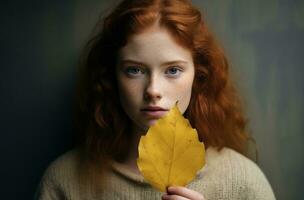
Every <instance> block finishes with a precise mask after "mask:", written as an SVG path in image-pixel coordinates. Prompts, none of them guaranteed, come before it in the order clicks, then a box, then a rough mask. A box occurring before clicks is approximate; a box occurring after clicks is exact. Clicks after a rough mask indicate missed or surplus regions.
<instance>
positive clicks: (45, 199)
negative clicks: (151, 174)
mask: <svg viewBox="0 0 304 200" xmlns="http://www.w3.org/2000/svg"><path fill="white" fill-rule="evenodd" d="M78 162H79V159H78V158H77V151H76V150H71V151H69V152H67V153H65V154H63V155H62V156H60V157H59V158H58V159H56V160H55V161H54V162H53V163H52V164H51V165H50V166H49V167H48V168H47V170H46V171H45V173H44V175H43V177H42V179H41V182H40V184H39V187H38V189H37V192H36V194H35V199H39V200H64V199H68V200H80V199H81V200H83V199H88V200H100V199H134V200H137V199H138V200H139V199H145V200H150V199H157V200H160V199H161V196H162V193H161V192H159V191H157V190H155V189H153V188H152V187H151V186H150V185H149V184H148V183H147V182H146V181H145V180H144V179H143V177H142V176H141V175H138V174H136V173H133V172H132V171H130V170H128V169H127V168H126V167H124V166H123V165H122V164H119V163H117V162H113V163H112V165H111V169H110V170H108V172H107V173H106V175H105V177H104V178H105V180H106V181H105V182H106V184H105V185H104V187H102V189H100V190H98V191H96V190H95V189H93V188H94V187H93V186H92V185H90V184H84V183H82V182H79V177H78V176H79V174H78V173H77V170H76V168H77V166H78V164H79V163H78ZM187 187H188V188H190V189H192V190H195V191H198V192H200V193H201V194H203V196H204V197H205V199H206V200H238V199H239V200H245V199H247V200H255V199H256V200H273V199H275V196H274V193H273V191H272V188H271V186H270V184H269V182H268V180H267V179H266V177H265V175H264V174H263V172H262V171H261V170H260V168H259V167H258V166H257V165H256V164H255V163H254V162H252V161H251V160H249V159H247V158H246V157H244V156H243V155H241V154H239V153H238V152H236V151H234V150H232V149H229V148H223V149H222V150H221V151H219V152H218V151H217V150H216V149H215V148H212V147H210V148H208V149H207V150H206V165H205V166H204V167H203V168H202V169H201V170H200V171H199V172H198V173H197V176H196V178H195V179H194V180H193V181H192V182H191V183H190V184H188V185H187ZM83 188H86V190H83Z"/></svg>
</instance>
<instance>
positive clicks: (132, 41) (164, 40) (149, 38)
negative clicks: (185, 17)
mask: <svg viewBox="0 0 304 200" xmlns="http://www.w3.org/2000/svg"><path fill="white" fill-rule="evenodd" d="M120 58H121V59H135V60H138V59H139V60H140V61H145V62H148V63H150V64H153V63H154V64H155V63H156V62H167V61H170V60H176V59H179V60H180V59H184V60H186V61H189V60H192V55H191V52H190V51H189V50H188V49H186V48H184V47H183V46H181V45H180V44H178V43H177V42H176V41H175V40H174V39H173V37H172V36H171V35H170V34H169V32H168V31H167V30H166V29H164V28H151V29H148V30H146V31H144V32H141V33H138V34H134V35H133V36H131V37H130V38H129V39H128V42H127V44H126V45H125V46H124V47H123V48H122V49H121V50H120Z"/></svg>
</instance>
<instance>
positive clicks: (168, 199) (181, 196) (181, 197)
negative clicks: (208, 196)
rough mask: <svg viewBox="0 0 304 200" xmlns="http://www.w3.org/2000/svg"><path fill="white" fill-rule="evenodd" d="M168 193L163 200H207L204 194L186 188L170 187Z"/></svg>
mask: <svg viewBox="0 0 304 200" xmlns="http://www.w3.org/2000/svg"><path fill="white" fill-rule="evenodd" d="M167 191H168V193H167V194H164V195H163V196H162V200H187V199H188V200H205V198H204V196H203V195H202V194H200V193H198V192H196V191H194V190H190V189H188V188H186V187H180V186H170V187H169V188H168V189H167Z"/></svg>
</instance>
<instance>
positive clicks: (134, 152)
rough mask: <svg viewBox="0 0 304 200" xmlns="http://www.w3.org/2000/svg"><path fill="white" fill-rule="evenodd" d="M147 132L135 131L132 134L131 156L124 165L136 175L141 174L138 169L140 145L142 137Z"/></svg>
mask: <svg viewBox="0 0 304 200" xmlns="http://www.w3.org/2000/svg"><path fill="white" fill-rule="evenodd" d="M145 132H146V131H144V130H141V129H134V130H133V134H132V140H131V145H130V147H131V148H130V150H129V154H128V156H127V159H126V160H125V162H124V163H123V164H125V165H126V166H127V167H128V168H129V169H130V170H132V171H133V172H135V173H138V174H139V173H140V172H139V170H138V167H137V162H136V160H137V158H138V144H139V140H140V137H141V136H142V135H144V134H145Z"/></svg>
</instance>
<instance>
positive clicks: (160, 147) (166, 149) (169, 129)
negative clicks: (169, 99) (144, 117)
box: [137, 105, 205, 192]
mask: <svg viewBox="0 0 304 200" xmlns="http://www.w3.org/2000/svg"><path fill="white" fill-rule="evenodd" d="M138 153H139V156H138V159H137V166H138V168H139V170H140V172H141V173H142V175H143V177H144V178H145V179H146V180H147V181H148V182H149V183H150V184H151V185H152V186H153V187H155V188H156V189H158V190H160V191H162V192H165V191H166V188H167V187H169V186H173V185H175V186H185V185H186V184H188V183H189V182H190V181H191V180H192V179H193V178H194V177H195V175H196V173H197V171H198V170H199V169H201V168H202V167H203V166H204V164H205V147H204V144H203V143H201V142H200V141H199V139H198V135H197V132H196V130H195V129H193V128H192V127H191V125H190V123H189V121H188V120H187V119H185V118H184V117H183V115H182V114H181V112H180V111H179V110H178V107H177V105H175V106H174V107H173V108H172V109H171V110H170V111H169V112H168V113H167V115H166V116H164V117H163V118H160V119H159V120H157V122H156V123H155V124H154V125H153V126H151V127H150V128H149V130H148V132H147V134H146V135H145V136H141V138H140V141H139V145H138Z"/></svg>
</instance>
